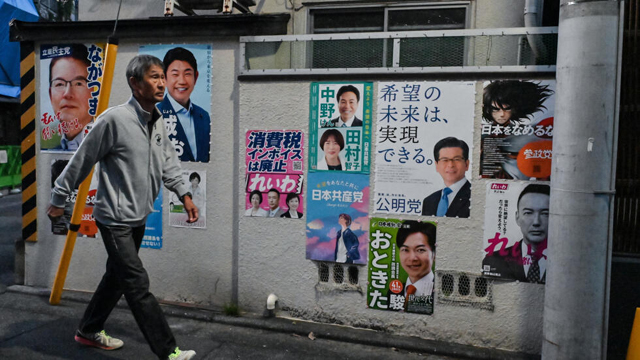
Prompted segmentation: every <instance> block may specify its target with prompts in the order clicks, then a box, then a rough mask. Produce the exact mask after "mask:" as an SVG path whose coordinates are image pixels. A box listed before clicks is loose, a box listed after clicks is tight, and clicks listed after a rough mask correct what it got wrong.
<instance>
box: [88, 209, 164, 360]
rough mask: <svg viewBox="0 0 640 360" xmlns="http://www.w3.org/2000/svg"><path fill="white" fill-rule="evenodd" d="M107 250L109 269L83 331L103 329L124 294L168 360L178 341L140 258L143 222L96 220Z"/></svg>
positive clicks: (157, 351) (155, 346)
mask: <svg viewBox="0 0 640 360" xmlns="http://www.w3.org/2000/svg"><path fill="white" fill-rule="evenodd" d="M96 224H97V225H98V228H99V229H100V234H101V235H102V240H103V241H104V246H105V248H106V249H107V254H108V255H109V258H108V259H107V271H106V272H105V274H104V276H103V277H102V281H100V285H98V288H97V289H96V292H95V293H94V294H93V297H92V298H91V301H90V302H89V305H88V306H87V310H85V313H84V316H83V317H82V320H81V321H80V326H79V329H80V331H81V332H83V333H96V332H99V331H102V330H103V329H104V323H105V321H106V320H107V317H109V314H110V313H111V310H113V308H114V307H115V306H116V304H117V302H118V300H119V299H120V297H121V296H122V295H123V294H124V297H125V299H126V300H127V304H129V308H130V309H131V312H132V313H133V317H134V318H135V319H136V322H137V323H138V326H139V327H140V330H142V334H144V337H145V339H147V342H148V343H149V346H151V350H152V351H153V352H154V353H155V354H156V355H158V357H159V358H160V359H166V358H167V357H168V356H169V354H171V353H172V352H173V351H174V350H175V348H176V340H175V338H174V337H173V333H172V332H171V329H170V328H169V324H167V320H166V319H165V317H164V314H163V313H162V310H161V309H160V304H158V301H157V300H156V298H155V296H153V294H151V293H150V292H149V276H148V275H147V271H146V270H145V269H144V267H143V266H142V261H141V260H140V257H138V250H140V244H142V237H143V235H144V225H142V226H139V227H135V228H132V227H129V226H107V225H104V224H101V223H99V222H97V221H96Z"/></svg>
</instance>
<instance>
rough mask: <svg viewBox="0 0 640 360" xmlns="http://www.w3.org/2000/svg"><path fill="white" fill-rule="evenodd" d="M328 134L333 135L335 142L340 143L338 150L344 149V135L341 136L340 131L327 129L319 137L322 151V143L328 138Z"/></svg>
mask: <svg viewBox="0 0 640 360" xmlns="http://www.w3.org/2000/svg"><path fill="white" fill-rule="evenodd" d="M329 136H333V138H334V139H336V142H337V143H338V145H340V150H342V149H344V136H342V133H341V132H340V131H338V130H336V129H329V130H326V131H325V132H324V133H323V134H322V136H321V137H320V149H322V151H324V143H325V142H326V141H327V140H329Z"/></svg>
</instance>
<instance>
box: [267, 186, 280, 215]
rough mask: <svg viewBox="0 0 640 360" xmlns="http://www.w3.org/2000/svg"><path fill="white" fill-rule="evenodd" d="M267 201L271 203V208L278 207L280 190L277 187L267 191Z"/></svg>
mask: <svg viewBox="0 0 640 360" xmlns="http://www.w3.org/2000/svg"><path fill="white" fill-rule="evenodd" d="M267 202H268V203H269V209H271V210H275V209H277V208H278V206H279V204H280V191H278V190H277V189H271V190H269V192H268V193H267Z"/></svg>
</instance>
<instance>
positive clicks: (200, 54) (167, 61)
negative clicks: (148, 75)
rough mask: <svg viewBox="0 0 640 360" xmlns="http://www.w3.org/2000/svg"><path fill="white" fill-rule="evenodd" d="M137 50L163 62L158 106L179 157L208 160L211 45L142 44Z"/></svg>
mask: <svg viewBox="0 0 640 360" xmlns="http://www.w3.org/2000/svg"><path fill="white" fill-rule="evenodd" d="M139 53H140V54H148V55H153V56H155V57H157V58H159V59H160V60H162V61H163V63H164V66H165V74H166V77H165V78H166V83H165V87H166V93H165V96H164V100H162V102H160V103H158V108H159V109H160V111H161V112H162V117H163V119H164V123H165V127H166V128H167V133H168V135H169V139H170V140H171V142H172V143H173V145H174V147H175V149H176V152H177V153H178V157H179V158H180V161H197V162H209V157H210V149H211V117H210V115H209V109H211V62H212V58H211V45H207V44H183V45H174V44H172V45H142V46H140V50H139Z"/></svg>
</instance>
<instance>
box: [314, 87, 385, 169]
mask: <svg viewBox="0 0 640 360" xmlns="http://www.w3.org/2000/svg"><path fill="white" fill-rule="evenodd" d="M372 107H373V83H370V82H357V83H355V82H354V83H345V82H338V83H330V82H314V83H311V99H310V105H309V109H310V110H309V112H310V114H309V136H310V143H311V146H310V147H309V169H310V171H345V172H352V173H363V174H368V173H369V168H370V165H371V164H370V152H371V130H372V129H371V116H372V113H371V111H372Z"/></svg>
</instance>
